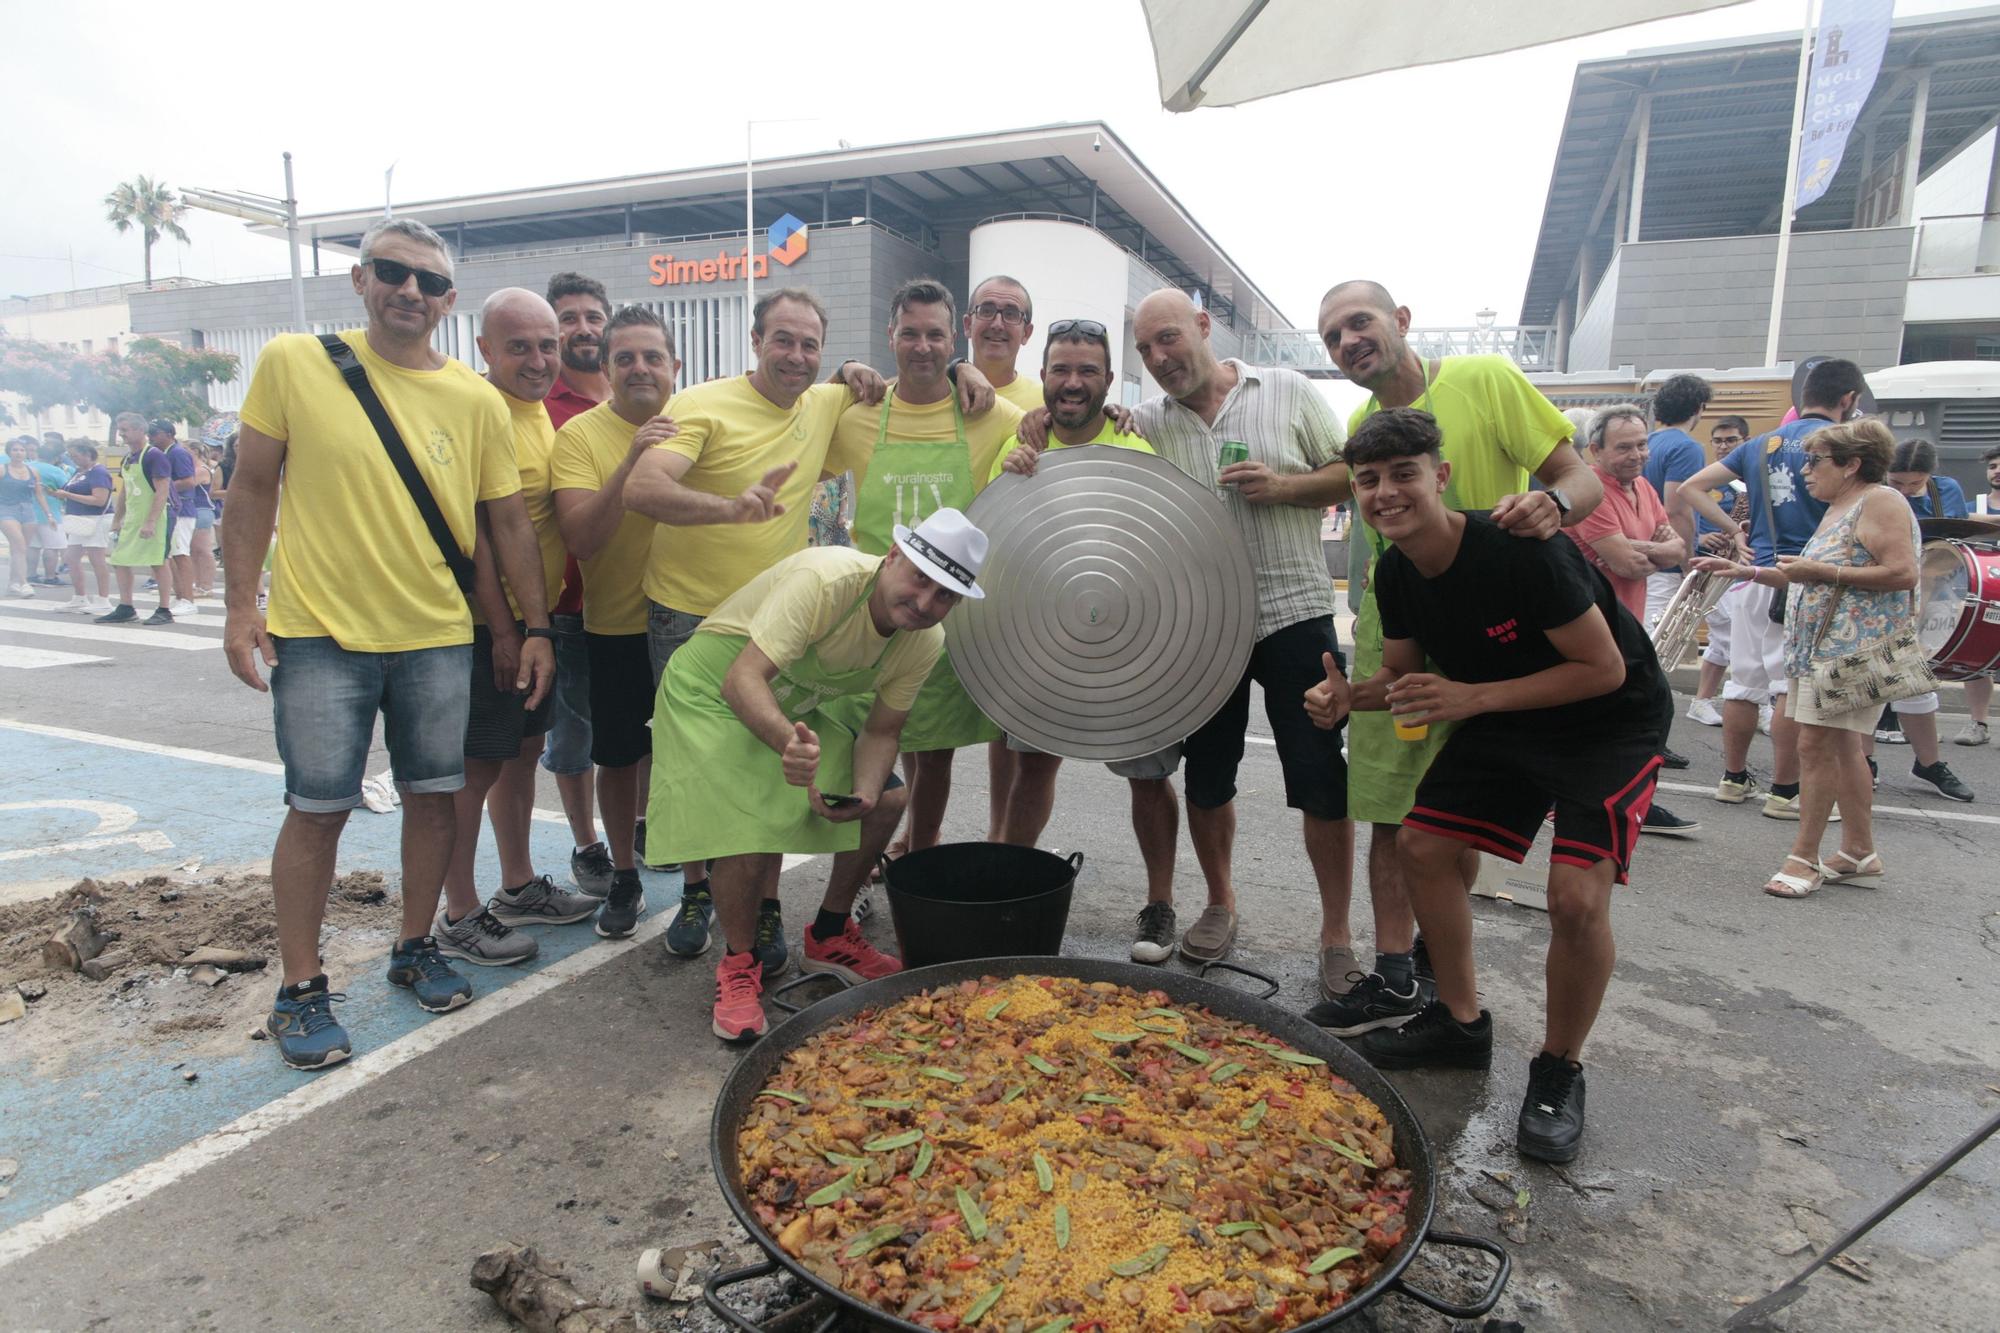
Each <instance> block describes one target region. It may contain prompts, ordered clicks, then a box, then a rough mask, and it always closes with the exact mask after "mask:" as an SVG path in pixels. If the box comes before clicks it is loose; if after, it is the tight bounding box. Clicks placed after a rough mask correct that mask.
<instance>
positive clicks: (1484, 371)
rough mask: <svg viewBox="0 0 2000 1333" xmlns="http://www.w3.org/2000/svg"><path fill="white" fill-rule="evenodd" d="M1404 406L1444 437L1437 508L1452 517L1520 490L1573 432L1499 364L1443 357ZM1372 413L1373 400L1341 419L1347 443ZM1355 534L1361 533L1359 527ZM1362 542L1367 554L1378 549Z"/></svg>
mask: <svg viewBox="0 0 2000 1333" xmlns="http://www.w3.org/2000/svg"><path fill="white" fill-rule="evenodd" d="M1411 406H1412V407H1418V408H1422V409H1423V410H1424V411H1426V412H1429V413H1430V414H1431V415H1432V416H1434V417H1436V418H1437V423H1438V429H1439V431H1441V432H1442V433H1443V435H1444V460H1445V462H1447V463H1450V464H1451V480H1450V481H1449V482H1448V483H1447V484H1446V486H1445V489H1444V502H1445V504H1447V505H1449V506H1450V507H1451V508H1453V509H1491V508H1492V507H1493V506H1494V505H1496V504H1498V503H1499V502H1500V499H1501V497H1502V496H1507V495H1519V494H1520V493H1521V492H1522V491H1525V490H1527V489H1528V478H1529V477H1530V476H1531V475H1533V473H1534V471H1535V469H1536V468H1538V467H1540V466H1541V465H1542V463H1543V461H1544V460H1545V459H1547V458H1548V456H1549V455H1550V454H1552V453H1554V452H1555V450H1556V446H1558V445H1560V444H1561V443H1562V442H1563V441H1564V440H1567V439H1568V438H1569V437H1570V433H1571V429H1572V428H1571V426H1570V424H1569V418H1568V417H1566V416H1564V415H1563V414H1562V413H1561V412H1559V411H1557V410H1556V405H1555V404H1554V403H1551V402H1550V401H1549V400H1548V399H1546V398H1544V397H1543V396H1542V393H1541V390H1539V389H1537V388H1536V387H1535V386H1534V385H1532V384H1530V383H1528V377H1527V376H1526V375H1523V374H1522V373H1521V370H1520V367H1518V366H1516V365H1515V364H1514V363H1513V362H1512V361H1509V360H1508V359H1507V358H1506V357H1504V356H1454V357H1447V358H1446V359H1445V360H1444V361H1442V362H1440V363H1439V366H1438V372H1437V374H1436V376H1435V377H1433V378H1432V380H1431V385H1430V391H1429V392H1428V393H1427V394H1426V395H1425V396H1423V397H1421V398H1419V399H1417V401H1416V402H1414V403H1412V404H1411ZM1377 410H1378V404H1377V403H1376V402H1375V400H1374V399H1373V398H1370V399H1369V400H1368V401H1367V402H1365V403H1363V404H1362V405H1361V406H1360V407H1358V408H1356V409H1355V410H1354V414H1353V415H1352V416H1350V417H1349V418H1348V419H1347V435H1348V438H1349V439H1352V438H1354V432H1355V431H1356V430H1358V429H1360V427H1361V423H1362V422H1364V421H1366V420H1367V419H1368V418H1369V417H1371V416H1373V415H1375V413H1376V411H1377ZM1357 509H1358V506H1357ZM1356 519H1357V521H1359V520H1360V515H1359V513H1358V512H1357V514H1356ZM1360 526H1361V528H1362V529H1363V530H1364V531H1367V524H1366V522H1361V523H1360ZM1369 537H1370V541H1369V545H1370V547H1371V548H1379V547H1381V546H1382V545H1383V542H1382V539H1381V538H1380V537H1377V536H1374V535H1373V534H1372V532H1371V533H1369ZM1371 559H1372V557H1371Z"/></svg>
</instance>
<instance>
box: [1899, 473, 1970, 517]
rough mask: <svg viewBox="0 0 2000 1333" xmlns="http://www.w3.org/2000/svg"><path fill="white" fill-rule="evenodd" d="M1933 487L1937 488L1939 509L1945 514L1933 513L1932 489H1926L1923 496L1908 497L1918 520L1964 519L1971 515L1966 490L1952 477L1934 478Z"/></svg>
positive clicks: (1932, 480)
mask: <svg viewBox="0 0 2000 1333" xmlns="http://www.w3.org/2000/svg"><path fill="white" fill-rule="evenodd" d="M1931 485H1932V486H1935V487H1937V496H1938V508H1940V509H1942V510H1943V511H1944V512H1943V513H1941V514H1933V513H1932V512H1931V496H1930V489H1929V487H1926V488H1925V490H1924V493H1923V494H1922V495H1912V496H1908V497H1906V498H1907V499H1908V500H1909V502H1910V508H1912V509H1914V510H1916V511H1917V517H1918V518H1964V517H1966V516H1967V514H1968V513H1970V510H1969V509H1968V508H1967V506H1966V503H1965V490H1964V488H1963V487H1961V486H1960V485H1959V484H1958V483H1957V482H1956V481H1954V480H1953V479H1952V478H1950V477H1936V476H1934V477H1932V478H1931Z"/></svg>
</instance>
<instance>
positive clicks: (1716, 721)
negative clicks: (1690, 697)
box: [1688, 699, 1722, 727]
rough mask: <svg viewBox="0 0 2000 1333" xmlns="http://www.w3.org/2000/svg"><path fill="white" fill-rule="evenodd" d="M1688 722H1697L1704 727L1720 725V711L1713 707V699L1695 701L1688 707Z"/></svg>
mask: <svg viewBox="0 0 2000 1333" xmlns="http://www.w3.org/2000/svg"><path fill="white" fill-rule="evenodd" d="M1688 721H1690V722H1699V723H1701V725H1703V726H1704V727H1719V726H1721V725H1722V710H1721V709H1720V708H1717V707H1716V706H1715V700H1713V699H1696V700H1695V701H1694V702H1693V703H1691V704H1689V705H1688Z"/></svg>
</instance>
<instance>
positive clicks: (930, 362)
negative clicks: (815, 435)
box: [826, 278, 1021, 848]
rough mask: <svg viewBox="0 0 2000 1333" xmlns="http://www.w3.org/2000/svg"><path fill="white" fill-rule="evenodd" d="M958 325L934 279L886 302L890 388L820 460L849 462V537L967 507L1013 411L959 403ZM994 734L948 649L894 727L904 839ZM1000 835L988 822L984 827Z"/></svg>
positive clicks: (916, 834)
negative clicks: (964, 752)
mask: <svg viewBox="0 0 2000 1333" xmlns="http://www.w3.org/2000/svg"><path fill="white" fill-rule="evenodd" d="M957 330H958V322H957V319H956V316H955V311H954V307H953V303H952V298H951V293H950V291H948V290H947V289H946V288H945V286H944V284H943V283H940V282H935V281H933V280H931V279H929V278H917V279H913V280H912V281H909V282H906V283H904V284H903V285H902V286H901V287H899V288H897V289H896V293H895V295H893V296H892V297H890V299H889V342H890V345H891V347H892V348H893V349H894V351H895V354H896V381H895V385H894V387H893V388H892V390H891V392H890V393H889V394H888V396H887V397H885V398H884V399H883V400H882V403H881V405H880V406H879V407H868V406H862V405H859V404H857V405H856V406H854V407H850V408H848V409H847V411H845V412H844V413H842V414H841V418H840V423H839V425H838V426H837V427H836V428H835V431H834V437H833V449H832V451H831V452H830V453H829V454H828V455H827V462H826V469H827V471H828V472H833V473H839V472H842V471H846V470H852V471H853V473H854V479H855V492H854V493H855V506H854V544H855V546H856V547H858V548H859V549H860V550H862V551H865V552H867V553H868V554H870V555H881V554H883V553H885V552H886V551H887V550H888V549H889V546H890V544H891V541H892V534H893V532H894V530H895V529H896V527H897V525H899V524H915V523H918V522H921V521H922V520H923V519H924V517H925V516H926V515H928V514H933V513H936V512H938V511H939V510H942V509H947V508H950V509H959V510H963V509H965V508H966V507H967V506H969V505H970V504H971V503H972V497H973V496H974V495H976V494H978V493H979V491H980V490H981V489H983V488H984V486H985V484H986V479H987V477H988V476H989V475H991V473H992V471H993V465H994V463H995V462H996V461H997V460H998V458H999V457H1000V449H1001V446H1002V445H1003V444H1005V443H1006V442H1007V439H1008V438H1009V437H1010V436H1012V435H1013V433H1014V426H1015V424H1016V423H1017V422H1019V421H1020V419H1021V409H1020V408H1018V407H1016V406H1015V405H1014V404H1012V403H1010V402H1007V401H1006V400H1005V399H997V400H996V401H995V402H994V404H993V406H992V407H990V408H988V409H987V410H986V411H984V412H982V413H980V414H979V415H977V416H974V417H967V416H966V415H965V414H964V412H963V411H961V410H960V408H959V401H958V395H957V394H956V393H955V392H954V391H953V376H952V373H951V367H952V349H953V347H954V346H955V343H956V335H957ZM999 739H1000V729H999V728H998V727H996V726H994V725H993V724H992V723H991V722H989V721H987V719H986V716H985V714H983V713H981V712H980V711H979V706H978V705H977V704H975V703H973V702H972V700H971V698H970V697H969V696H968V695H967V694H966V693H965V687H964V686H963V685H961V684H960V683H959V679H958V674H957V672H955V671H953V670H952V666H951V658H950V656H949V655H947V656H946V657H945V658H944V659H943V660H942V661H940V662H939V663H938V666H937V670H935V671H933V672H932V673H931V678H930V680H929V681H927V682H926V683H925V685H924V691H923V693H922V695H920V696H919V697H918V699H917V701H916V705H915V706H914V707H913V708H912V709H911V710H910V719H909V724H908V725H907V726H906V727H905V728H904V729H903V749H904V753H905V755H906V756H907V757H906V759H905V760H904V771H905V772H906V773H907V774H909V777H910V831H909V846H910V847H911V848H921V847H930V846H933V845H935V844H936V842H937V840H938V829H939V827H940V826H941V825H942V824H943V822H944V810H945V806H946V804H947V803H948V802H949V801H950V799H951V763H952V757H953V755H954V754H955V753H956V752H957V750H958V749H959V748H960V747H961V746H967V745H980V744H985V743H988V742H992V741H997V740H999ZM998 832H999V830H997V829H989V830H988V835H989V837H990V836H994V835H997V833H998Z"/></svg>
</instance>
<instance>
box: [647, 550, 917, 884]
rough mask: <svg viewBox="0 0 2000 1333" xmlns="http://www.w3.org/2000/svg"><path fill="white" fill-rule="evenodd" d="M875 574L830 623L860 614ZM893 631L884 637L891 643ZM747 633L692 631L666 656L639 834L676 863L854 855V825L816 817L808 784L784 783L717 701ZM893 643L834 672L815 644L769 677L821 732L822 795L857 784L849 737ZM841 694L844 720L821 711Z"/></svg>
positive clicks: (775, 763) (792, 713)
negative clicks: (764, 855)
mask: <svg viewBox="0 0 2000 1333" xmlns="http://www.w3.org/2000/svg"><path fill="white" fill-rule="evenodd" d="M874 588H875V582H874V580H873V579H871V580H869V583H868V590H867V591H865V592H863V593H862V594H861V596H860V597H859V598H857V599H856V600H855V602H854V605H852V606H850V607H848V608H847V613H846V614H845V615H843V616H842V617H841V618H840V620H839V621H838V622H836V624H835V626H834V628H835V629H836V630H837V629H839V628H840V626H841V625H844V624H846V623H847V621H848V620H849V619H850V618H852V617H853V616H854V614H855V613H856V612H857V611H861V610H862V609H863V608H864V607H866V605H867V603H868V593H869V592H872V591H874ZM894 641H895V640H894V637H893V636H892V637H891V639H890V642H891V643H893V642H894ZM749 642H750V640H749V639H748V638H747V637H745V636H742V635H736V634H696V635H695V636H694V637H693V638H691V639H689V640H688V641H687V642H686V643H685V644H683V645H682V646H681V647H680V649H679V651H677V652H675V653H674V655H673V658H672V659H671V660H670V661H669V662H668V663H667V670H666V673H665V675H663V676H662V677H661V679H660V693H659V699H658V702H657V703H656V704H655V705H654V710H653V786H652V793H651V797H650V799H649V801H648V803H647V810H646V827H647V829H648V832H647V835H646V840H647V844H646V845H647V847H648V848H649V849H652V850H655V851H658V852H659V853H660V858H659V859H660V860H662V861H680V862H683V863H686V862H693V861H701V860H707V859H710V858H713V857H719V856H741V855H745V854H748V853H752V852H851V851H853V850H855V849H856V848H857V847H859V846H860V845H861V822H860V821H859V820H850V821H848V822H846V823H839V824H836V823H834V822H832V821H830V820H827V819H824V818H822V817H821V816H819V815H817V814H814V813H813V811H812V808H811V806H810V805H809V804H808V802H807V798H806V789H805V788H804V787H794V786H792V785H791V784H790V783H789V782H786V781H785V767H784V760H783V758H782V757H781V756H780V755H779V754H778V752H777V751H775V750H773V749H772V748H771V747H770V746H768V745H766V744H764V742H763V741H761V740H759V739H758V738H757V736H756V735H755V733H753V732H752V731H751V730H750V728H748V727H746V726H744V725H743V721H742V719H741V718H739V717H737V716H736V713H735V711H734V710H733V709H731V708H730V706H729V705H728V704H727V703H725V702H724V701H723V698H722V681H723V678H724V677H725V676H727V675H728V674H729V668H730V666H731V665H732V664H733V663H734V662H735V661H736V658H737V655H738V654H740V653H741V652H742V651H743V647H744V645H745V644H747V643H749ZM888 651H889V648H888V644H884V645H883V648H882V652H881V653H880V654H878V655H877V656H876V658H875V661H874V662H873V663H871V664H870V665H868V666H865V667H856V668H854V669H853V670H850V671H835V670H831V669H829V668H828V667H826V666H825V665H823V664H822V663H821V662H820V660H819V650H818V648H817V647H808V648H807V649H806V651H805V655H804V656H803V657H801V658H800V659H799V660H798V661H796V662H793V663H792V664H791V665H789V666H786V667H784V668H782V669H780V671H779V673H778V677H777V679H776V680H774V681H772V682H771V692H772V693H773V694H774V695H776V696H777V700H778V706H779V707H780V708H782V709H783V710H784V713H785V716H786V717H787V718H789V719H790V720H792V721H794V722H800V721H802V722H804V723H805V724H806V725H807V726H809V727H811V728H812V729H813V731H815V732H816V733H818V735H819V778H818V787H819V789H820V791H821V792H823V793H828V794H831V795H837V796H845V795H849V794H851V793H852V792H853V790H854V741H855V737H856V735H857V733H858V732H859V729H860V725H861V722H863V721H865V720H866V717H867V712H868V708H867V704H868V703H869V702H870V701H871V700H872V698H873V695H874V693H875V680H876V677H877V675H878V674H879V673H880V671H881V667H882V658H883V657H884V656H886V655H887V654H888ZM836 700H846V701H852V702H853V703H855V704H858V705H860V707H859V709H858V711H854V712H851V711H850V710H849V709H842V710H841V712H842V714H843V715H846V716H848V718H849V720H848V721H845V722H844V721H841V720H840V719H838V718H836V717H835V716H833V715H832V714H831V713H829V712H828V711H827V706H828V705H830V704H832V703H834V702H835V701H836Z"/></svg>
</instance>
